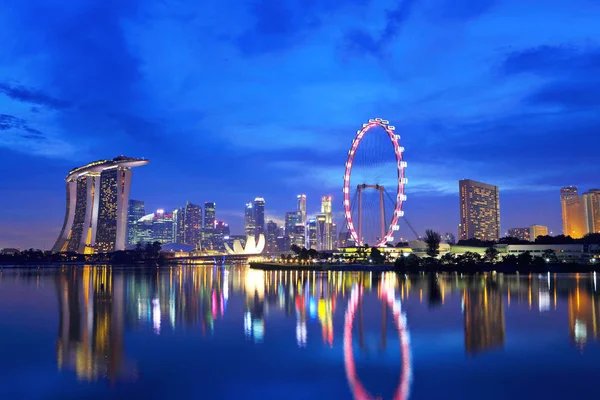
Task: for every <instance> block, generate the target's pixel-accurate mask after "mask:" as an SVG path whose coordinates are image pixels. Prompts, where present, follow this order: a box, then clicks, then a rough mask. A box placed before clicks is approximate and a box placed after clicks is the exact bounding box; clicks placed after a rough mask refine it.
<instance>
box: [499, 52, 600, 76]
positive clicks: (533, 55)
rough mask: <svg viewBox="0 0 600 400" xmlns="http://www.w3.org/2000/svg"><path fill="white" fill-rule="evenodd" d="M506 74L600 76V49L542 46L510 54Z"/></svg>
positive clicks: (506, 60)
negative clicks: (599, 74)
mask: <svg viewBox="0 0 600 400" xmlns="http://www.w3.org/2000/svg"><path fill="white" fill-rule="evenodd" d="M501 70H502V73H503V74H505V75H516V74H523V73H530V74H535V75H543V76H555V75H565V74H569V75H572V74H598V73H600V49H599V48H577V47H573V46H539V47H534V48H530V49H525V50H521V51H516V52H512V53H510V54H508V55H507V56H506V58H505V60H504V62H503V65H502V68H501Z"/></svg>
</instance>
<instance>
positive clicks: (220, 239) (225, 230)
mask: <svg viewBox="0 0 600 400" xmlns="http://www.w3.org/2000/svg"><path fill="white" fill-rule="evenodd" d="M230 234H231V232H230V230H229V224H227V223H225V222H224V221H217V222H216V224H215V235H214V239H213V243H214V246H213V248H214V250H220V251H223V250H225V238H229V236H230Z"/></svg>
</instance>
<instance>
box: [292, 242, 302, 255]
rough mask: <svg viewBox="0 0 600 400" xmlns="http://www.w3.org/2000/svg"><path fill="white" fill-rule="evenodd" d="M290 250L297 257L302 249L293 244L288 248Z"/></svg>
mask: <svg viewBox="0 0 600 400" xmlns="http://www.w3.org/2000/svg"><path fill="white" fill-rule="evenodd" d="M290 250H291V251H293V252H294V254H296V255H299V254H300V251H302V249H301V248H300V246H298V245H297V244H293V245H291V246H290Z"/></svg>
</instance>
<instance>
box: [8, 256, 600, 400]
mask: <svg viewBox="0 0 600 400" xmlns="http://www.w3.org/2000/svg"><path fill="white" fill-rule="evenodd" d="M596 287H597V282H596V276H595V275H594V274H579V275H558V276H557V275H548V274H542V275H537V274H535V275H520V276H503V275H492V274H488V275H478V276H475V277H467V276H464V277H463V276H460V275H456V274H447V275H439V276H435V275H414V276H405V275H398V274H395V273H383V274H376V273H369V272H331V271H330V272H322V273H319V272H308V271H304V272H300V271H286V272H276V271H268V272H264V271H258V270H252V269H249V268H248V267H244V266H231V267H172V268H151V269H127V268H107V267H105V268H103V267H64V268H45V269H31V268H29V269H14V270H9V269H4V271H2V272H0V354H1V355H2V357H1V358H0V398H7V399H8V398H9V399H81V398H85V399H107V398H110V399H127V398H144V399H166V398H169V399H170V398H173V399H196V398H208V399H239V398H246V399H248V398H249V399H253V398H289V399H306V398H312V399H329V398H349V399H350V398H359V399H366V398H376V397H378V396H380V397H382V398H383V399H391V398H398V399H402V398H404V399H406V398H411V399H429V398H435V397H441V398H447V399H454V398H456V399H480V398H485V399H504V398H519V399H521V398H523V399H534V398H547V399H553V398H557V399H558V398H570V397H573V396H574V395H575V393H576V392H577V393H593V391H594V389H595V386H596V385H595V381H594V379H593V378H594V377H595V376H598V374H599V373H600V346H599V342H598V339H599V336H600V295H599V294H598V292H597V289H596Z"/></svg>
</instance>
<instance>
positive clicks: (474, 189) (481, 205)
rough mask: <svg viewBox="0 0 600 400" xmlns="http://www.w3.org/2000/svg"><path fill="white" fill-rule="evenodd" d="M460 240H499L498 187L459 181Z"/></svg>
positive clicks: (468, 180)
mask: <svg viewBox="0 0 600 400" xmlns="http://www.w3.org/2000/svg"><path fill="white" fill-rule="evenodd" d="M459 193H460V225H459V237H460V239H461V240H466V239H473V238H474V239H479V240H498V239H499V238H500V193H499V191H498V186H493V185H489V184H487V183H482V182H476V181H473V180H470V179H464V180H461V181H459Z"/></svg>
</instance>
